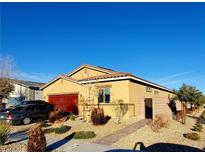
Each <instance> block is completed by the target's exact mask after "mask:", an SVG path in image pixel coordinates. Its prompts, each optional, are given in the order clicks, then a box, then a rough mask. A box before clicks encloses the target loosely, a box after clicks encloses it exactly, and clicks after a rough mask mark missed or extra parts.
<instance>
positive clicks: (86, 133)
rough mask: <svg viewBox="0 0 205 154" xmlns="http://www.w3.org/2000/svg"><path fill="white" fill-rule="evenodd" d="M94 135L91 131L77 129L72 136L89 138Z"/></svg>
mask: <svg viewBox="0 0 205 154" xmlns="http://www.w3.org/2000/svg"><path fill="white" fill-rule="evenodd" d="M94 137H96V134H95V133H94V132H93V131H79V132H76V133H75V135H74V136H73V138H74V139H89V138H94Z"/></svg>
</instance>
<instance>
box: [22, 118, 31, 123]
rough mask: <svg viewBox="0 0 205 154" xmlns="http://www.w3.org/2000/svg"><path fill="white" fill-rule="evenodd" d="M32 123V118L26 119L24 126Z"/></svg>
mask: <svg viewBox="0 0 205 154" xmlns="http://www.w3.org/2000/svg"><path fill="white" fill-rule="evenodd" d="M30 123H31V119H30V118H28V117H26V118H24V119H23V124H24V125H28V124H30Z"/></svg>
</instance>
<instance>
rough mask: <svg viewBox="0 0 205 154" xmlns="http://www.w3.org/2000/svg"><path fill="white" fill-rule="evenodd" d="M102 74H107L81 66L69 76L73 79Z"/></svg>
mask: <svg viewBox="0 0 205 154" xmlns="http://www.w3.org/2000/svg"><path fill="white" fill-rule="evenodd" d="M103 74H107V73H104V72H99V71H96V70H93V69H89V68H83V69H81V70H79V71H77V72H76V73H74V74H72V75H71V76H70V77H71V78H74V79H83V78H88V77H93V76H98V75H103Z"/></svg>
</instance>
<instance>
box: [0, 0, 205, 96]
mask: <svg viewBox="0 0 205 154" xmlns="http://www.w3.org/2000/svg"><path fill="white" fill-rule="evenodd" d="M0 5H1V24H0V25H1V32H0V35H1V38H0V39H1V41H0V43H1V45H0V52H1V54H3V55H10V56H12V57H13V59H14V60H15V63H16V67H17V70H18V71H19V72H20V73H19V74H21V78H23V79H27V80H34V81H42V82H47V81H49V80H51V79H52V78H53V77H55V76H57V75H59V74H66V73H68V72H69V71H71V70H72V69H74V68H76V67H78V66H79V65H81V64H85V63H88V64H92V65H97V66H103V67H107V68H111V69H114V70H117V71H124V72H131V73H133V74H135V75H136V76H139V77H142V78H144V79H147V80H151V81H153V82H156V83H159V84H161V85H164V86H166V87H169V88H178V87H179V86H180V85H181V84H182V83H187V84H191V85H194V86H196V87H198V88H199V89H200V90H202V91H203V92H204V93H205V3H1V4H0Z"/></svg>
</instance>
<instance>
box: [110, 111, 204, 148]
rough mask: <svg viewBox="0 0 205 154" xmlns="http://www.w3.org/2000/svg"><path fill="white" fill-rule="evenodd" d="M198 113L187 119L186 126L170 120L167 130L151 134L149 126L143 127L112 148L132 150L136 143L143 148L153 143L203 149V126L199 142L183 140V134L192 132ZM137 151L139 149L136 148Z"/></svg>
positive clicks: (163, 129)
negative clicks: (141, 144)
mask: <svg viewBox="0 0 205 154" xmlns="http://www.w3.org/2000/svg"><path fill="white" fill-rule="evenodd" d="M199 115H200V113H196V114H194V115H191V116H192V117H187V121H186V125H182V124H181V123H180V122H177V121H174V120H171V121H170V125H169V127H168V128H162V129H161V130H160V132H158V133H156V132H153V131H152V130H151V128H150V126H148V125H147V126H145V127H143V128H141V129H139V130H138V131H136V132H135V133H132V134H130V135H128V136H127V137H124V138H122V139H120V140H119V141H118V142H116V143H114V144H113V146H115V147H119V148H127V149H133V148H134V146H135V143H136V142H142V143H144V145H145V147H147V146H150V145H152V144H155V143H174V144H180V145H187V146H191V147H195V148H199V149H204V148H205V126H204V125H203V132H197V133H199V134H200V137H201V139H200V140H199V141H192V140H189V139H186V138H184V136H183V134H184V133H189V132H194V131H192V130H191V128H192V127H193V126H194V124H195V122H196V117H198V116H199ZM136 149H137V150H139V147H137V148H136Z"/></svg>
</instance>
